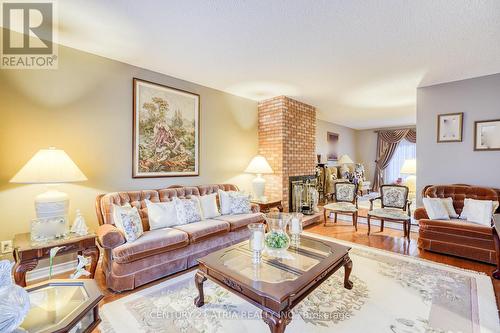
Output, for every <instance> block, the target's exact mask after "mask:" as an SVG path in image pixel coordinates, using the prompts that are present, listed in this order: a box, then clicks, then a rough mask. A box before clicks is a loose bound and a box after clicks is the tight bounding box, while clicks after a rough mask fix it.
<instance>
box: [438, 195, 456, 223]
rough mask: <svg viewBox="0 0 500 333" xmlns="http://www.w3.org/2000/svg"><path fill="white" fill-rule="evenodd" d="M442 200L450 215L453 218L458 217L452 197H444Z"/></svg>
mask: <svg viewBox="0 0 500 333" xmlns="http://www.w3.org/2000/svg"><path fill="white" fill-rule="evenodd" d="M441 202H442V203H443V204H444V208H446V211H447V212H448V215H449V216H450V217H451V218H452V219H456V218H457V217H458V214H457V212H456V211H455V207H453V199H452V198H444V199H441Z"/></svg>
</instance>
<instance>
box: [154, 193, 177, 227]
mask: <svg viewBox="0 0 500 333" xmlns="http://www.w3.org/2000/svg"><path fill="white" fill-rule="evenodd" d="M145 201H146V207H147V208H148V219H149V227H150V229H151V230H155V229H161V228H167V227H172V226H174V225H179V224H181V223H180V222H179V218H178V217H177V207H176V204H175V201H173V200H172V201H166V202H151V201H149V200H145Z"/></svg>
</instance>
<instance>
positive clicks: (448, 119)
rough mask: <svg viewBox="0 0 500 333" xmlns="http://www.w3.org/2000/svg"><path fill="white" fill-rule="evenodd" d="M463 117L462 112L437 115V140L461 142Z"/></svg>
mask: <svg viewBox="0 0 500 333" xmlns="http://www.w3.org/2000/svg"><path fill="white" fill-rule="evenodd" d="M463 119H464V114H463V112H461V113H448V114H440V115H438V125H437V129H438V130H437V142H438V143H441V142H462V133H463Z"/></svg>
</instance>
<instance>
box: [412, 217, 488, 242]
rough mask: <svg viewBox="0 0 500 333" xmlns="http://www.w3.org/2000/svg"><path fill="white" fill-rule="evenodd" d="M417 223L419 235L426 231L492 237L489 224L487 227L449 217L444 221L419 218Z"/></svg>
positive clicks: (483, 237) (484, 237) (472, 236)
mask: <svg viewBox="0 0 500 333" xmlns="http://www.w3.org/2000/svg"><path fill="white" fill-rule="evenodd" d="M418 223H419V231H420V234H421V236H422V234H425V233H426V232H433V233H443V234H450V235H459V236H464V237H470V238H482V239H488V240H492V239H493V237H492V231H491V228H492V227H491V226H490V227H488V226H484V225H480V224H477V223H472V222H467V221H464V220H460V219H451V220H446V221H442V220H427V219H421V220H419V221H418Z"/></svg>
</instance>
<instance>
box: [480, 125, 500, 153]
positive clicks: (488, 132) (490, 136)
mask: <svg viewBox="0 0 500 333" xmlns="http://www.w3.org/2000/svg"><path fill="white" fill-rule="evenodd" d="M474 150H475V151H493V150H500V119H493V120H480V121H476V122H474Z"/></svg>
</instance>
